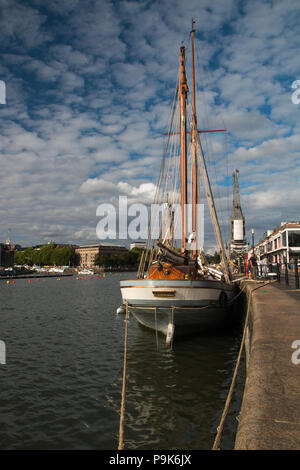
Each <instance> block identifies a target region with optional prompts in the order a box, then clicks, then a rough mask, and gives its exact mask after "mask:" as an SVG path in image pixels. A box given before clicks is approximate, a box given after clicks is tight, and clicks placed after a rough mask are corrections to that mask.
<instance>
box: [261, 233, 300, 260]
mask: <svg viewBox="0 0 300 470" xmlns="http://www.w3.org/2000/svg"><path fill="white" fill-rule="evenodd" d="M287 233H288V245H289V247H300V231H298V232H292V231H290V230H288V231H285V232H282V234H281V235H279V236H278V237H277V238H275V239H274V240H269V241H268V242H267V243H266V244H265V245H261V246H260V247H259V252H260V254H261V255H262V254H264V253H269V252H270V251H274V250H277V249H278V248H282V247H286V246H287Z"/></svg>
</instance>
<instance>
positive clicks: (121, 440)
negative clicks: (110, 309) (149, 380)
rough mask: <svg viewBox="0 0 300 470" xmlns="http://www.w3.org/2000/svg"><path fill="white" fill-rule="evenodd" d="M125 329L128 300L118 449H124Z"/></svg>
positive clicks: (125, 348) (125, 340)
mask: <svg viewBox="0 0 300 470" xmlns="http://www.w3.org/2000/svg"><path fill="white" fill-rule="evenodd" d="M127 331H128V302H126V316H125V339H124V361H123V385H122V400H121V411H120V426H119V445H118V450H123V449H124V416H125V394H126V363H127Z"/></svg>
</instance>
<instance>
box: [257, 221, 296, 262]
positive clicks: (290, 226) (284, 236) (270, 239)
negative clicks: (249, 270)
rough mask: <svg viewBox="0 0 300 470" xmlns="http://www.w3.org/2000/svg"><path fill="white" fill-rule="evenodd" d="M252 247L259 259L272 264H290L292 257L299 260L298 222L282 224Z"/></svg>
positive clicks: (268, 232)
mask: <svg viewBox="0 0 300 470" xmlns="http://www.w3.org/2000/svg"><path fill="white" fill-rule="evenodd" d="M267 234H268V235H267V236H266V237H264V238H263V240H261V241H260V242H259V243H257V244H256V245H255V247H254V252H255V254H256V256H257V257H258V258H259V259H262V260H263V259H266V258H267V259H268V260H269V261H270V262H272V263H283V262H284V261H285V260H286V261H287V263H290V261H291V259H293V258H294V256H296V257H299V258H300V222H283V223H282V224H281V225H280V226H279V227H277V228H276V229H275V230H272V231H271V230H268V231H267Z"/></svg>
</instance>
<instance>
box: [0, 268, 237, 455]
mask: <svg viewBox="0 0 300 470" xmlns="http://www.w3.org/2000/svg"><path fill="white" fill-rule="evenodd" d="M126 277H128V273H127V274H123V273H115V274H107V275H106V278H100V279H98V278H94V279H90V278H89V279H82V280H77V279H76V277H73V278H68V277H67V278H61V280H60V281H58V280H57V279H49V278H47V279H44V280H40V281H38V280H36V279H32V280H31V282H28V280H26V279H19V280H16V282H15V284H12V282H10V283H9V284H6V281H3V280H2V281H0V302H1V304H0V340H2V341H4V342H5V344H6V364H5V365H3V364H0V449H109V450H110V449H117V446H118V432H119V409H120V403H121V389H122V373H123V346H124V328H125V322H124V316H123V315H119V316H117V315H116V313H115V312H116V308H117V307H118V306H119V305H120V303H121V295H120V290H119V281H120V279H122V278H126ZM239 343H240V332H239V331H235V332H231V333H230V334H229V333H226V334H225V333H224V334H222V335H220V334H219V335H213V336H202V337H194V338H189V339H187V340H182V341H180V342H177V343H175V345H174V349H173V350H170V349H167V348H166V347H165V346H164V340H163V337H160V336H159V338H158V349H157V344H156V337H155V333H153V332H151V331H148V330H145V329H143V328H141V327H139V326H138V325H137V324H136V321H135V320H134V318H132V317H130V323H129V330H128V350H127V373H128V374H127V392H126V418H125V429H124V433H125V435H124V439H125V448H127V449H156V450H160V449H210V448H211V447H212V444H213V441H214V437H215V433H216V428H217V426H218V424H219V421H220V418H221V414H222V411H223V407H224V403H225V400H226V396H227V393H228V389H229V386H230V382H231V378H232V373H233V369H234V365H235V360H236V357H237V354H238V349H239ZM243 381H244V376H243V370H242V373H241V374H240V375H239V377H238V385H237V387H236V391H235V394H234V397H233V402H232V406H231V409H230V414H229V416H228V419H227V423H226V428H225V431H224V435H223V440H222V448H223V449H231V448H233V446H234V438H235V432H236V426H237V420H236V416H237V415H238V413H239V409H240V405H241V397H242V392H243Z"/></svg>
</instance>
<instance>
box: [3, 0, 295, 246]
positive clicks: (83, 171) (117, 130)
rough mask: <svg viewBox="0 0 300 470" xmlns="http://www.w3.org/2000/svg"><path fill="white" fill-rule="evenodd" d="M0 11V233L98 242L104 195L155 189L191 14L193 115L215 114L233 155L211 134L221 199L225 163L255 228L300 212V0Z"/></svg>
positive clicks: (17, 5)
mask: <svg viewBox="0 0 300 470" xmlns="http://www.w3.org/2000/svg"><path fill="white" fill-rule="evenodd" d="M0 9H1V14H0V44H1V46H0V48H1V57H2V60H1V65H0V80H3V81H4V82H5V84H6V90H7V91H6V94H7V96H6V104H5V105H0V122H1V140H0V152H1V162H2V164H1V165H0V181H1V194H0V199H1V201H0V208H1V209H0V213H1V234H0V239H3V238H5V237H6V235H7V231H8V229H11V236H12V238H13V239H14V241H16V242H18V243H21V244H29V243H40V242H42V241H44V240H48V239H50V238H52V239H53V238H55V239H56V240H57V241H61V242H72V241H76V242H77V243H80V242H85V241H87V240H89V241H91V240H96V233H95V227H96V224H97V218H96V208H97V205H98V204H99V203H100V202H106V201H116V200H117V199H118V196H119V195H126V196H128V198H129V201H130V202H136V201H137V202H145V203H147V204H149V203H150V202H151V201H152V197H153V194H154V192H155V185H156V182H157V179H158V174H159V167H160V159H161V155H162V152H163V146H164V141H163V133H164V132H165V131H166V130H167V124H168V117H169V111H170V104H171V102H172V99H173V90H174V87H175V80H176V71H177V66H178V50H179V47H180V45H181V42H182V41H184V42H185V45H186V46H187V47H189V30H190V21H191V17H192V16H193V17H194V18H195V19H196V28H197V33H196V35H197V37H198V39H199V44H200V48H199V51H198V52H197V63H199V64H201V73H200V79H201V83H200V88H199V90H198V95H199V97H201V98H204V104H205V106H201V107H200V106H199V107H198V109H199V121H200V126H201V127H203V128H205V127H207V126H208V127H214V126H218V125H219V123H218V122H217V121H214V120H210V119H209V118H208V116H211V115H219V116H222V117H223V119H224V121H225V125H226V128H227V129H228V131H229V134H228V140H227V148H226V150H227V155H228V160H224V159H223V158H222V153H223V150H224V148H223V146H222V144H221V141H219V140H218V137H217V136H215V137H214V138H213V140H212V142H211V144H210V145H211V148H214V149H215V151H216V157H215V159H216V161H217V163H218V173H217V175H216V176H217V178H215V179H214V183H213V185H214V190H215V193H216V195H217V204H219V206H220V207H221V208H223V209H224V210H225V208H226V207H229V209H230V204H229V206H228V205H227V206H226V202H225V199H226V195H227V194H229V195H231V187H230V186H228V185H231V181H230V178H226V175H227V176H228V175H230V174H231V173H232V171H233V170H234V169H235V168H239V170H240V182H241V193H242V194H241V195H242V203H243V205H244V212H245V215H246V219H247V222H248V224H249V226H250V225H251V226H252V225H253V226H254V227H255V228H256V230H257V233H258V234H262V233H263V232H264V230H266V229H267V228H270V227H271V228H272V227H274V226H276V225H277V224H278V223H280V222H281V220H286V219H287V218H288V219H291V220H297V219H299V218H300V217H299V202H298V201H299V199H300V192H299V181H300V170H299V150H298V149H299V138H298V135H299V134H300V132H299V131H300V129H299V127H300V124H299V122H300V120H299V113H300V108H299V106H300V105H295V104H293V103H292V101H291V94H292V92H293V90H292V88H291V85H292V83H293V81H294V80H297V79H300V77H299V76H298V74H299V66H298V60H297V58H298V50H297V47H298V44H299V27H298V22H299V13H300V5H299V2H298V1H297V0H284V1H282V0H272V1H269V0H251V1H250V0H244V1H243V2H240V1H238V0H227V1H224V2H221V1H219V2H213V3H212V2H211V1H209V0H202V1H201V2H199V1H198V0H189V2H182V1H180V0H166V1H164V2H158V1H154V0H153V1H147V2H146V1H143V0H142V1H139V2H133V1H126V0H124V1H112V0H84V1H83V0H68V1H67V0H65V1H57V0H49V1H47V2H44V1H42V0H28V1H26V2H24V1H21V0H2V2H1V5H0ZM199 68H200V65H199ZM204 90H206V92H205V93H204ZM204 111H205V112H204ZM211 163H214V161H213V159H212V162H211ZM210 171H212V176H214V173H215V172H214V165H212V167H211V169H210ZM228 216H229V212H228V211H227V213H226V217H228ZM226 217H225V219H224V221H223V225H224V226H225V225H226V223H227V219H226ZM207 227H209V226H208V225H207ZM207 230H208V231H207V234H208V235H209V233H210V229H209V228H208V229H207ZM208 242H209V240H207V243H208ZM208 246H209V243H208Z"/></svg>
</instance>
